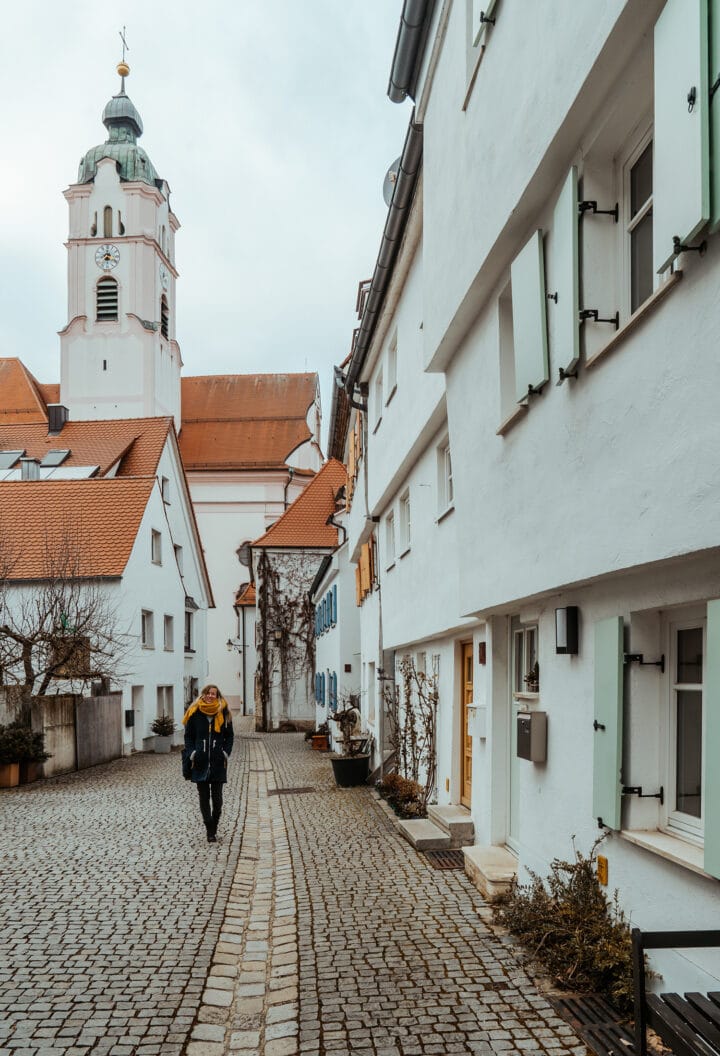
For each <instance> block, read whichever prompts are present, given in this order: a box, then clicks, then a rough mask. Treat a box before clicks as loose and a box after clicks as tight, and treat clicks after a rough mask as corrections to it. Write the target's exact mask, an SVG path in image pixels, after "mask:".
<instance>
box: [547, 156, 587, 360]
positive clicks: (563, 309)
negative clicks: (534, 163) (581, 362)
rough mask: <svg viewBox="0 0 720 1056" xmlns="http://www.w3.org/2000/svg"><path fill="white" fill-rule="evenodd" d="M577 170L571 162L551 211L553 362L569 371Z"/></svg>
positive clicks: (573, 353)
mask: <svg viewBox="0 0 720 1056" xmlns="http://www.w3.org/2000/svg"><path fill="white" fill-rule="evenodd" d="M578 222H579V221H578V172H577V168H576V167H575V166H574V165H573V167H572V168H571V169H570V172H569V173H568V177H567V179H566V180H565V184H564V185H563V189H562V190H561V191H560V197H559V198H558V200H557V205H556V206H555V212H554V213H553V226H552V276H553V277H552V288H551V290H550V293H551V295H552V294H557V302H556V303H554V304H551V305H550V306H549V310H550V318H551V320H552V323H553V363H556V364H557V366H558V367H562V368H563V370H565V371H566V372H567V373H571V372H572V371H574V370H575V367H576V366H577V362H578V359H579V358H580V270H579V256H578Z"/></svg>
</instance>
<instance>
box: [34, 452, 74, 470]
mask: <svg viewBox="0 0 720 1056" xmlns="http://www.w3.org/2000/svg"><path fill="white" fill-rule="evenodd" d="M69 454H70V451H69V450H68V449H67V448H54V449H53V450H52V451H48V452H46V453H45V454H44V455H43V460H42V462H41V463H40V465H41V466H61V465H62V464H63V462H64V461H65V459H66V458H67V457H68V455H69Z"/></svg>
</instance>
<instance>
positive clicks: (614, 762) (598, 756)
mask: <svg viewBox="0 0 720 1056" xmlns="http://www.w3.org/2000/svg"><path fill="white" fill-rule="evenodd" d="M623 659H624V658H623V618H622V616H611V617H610V618H609V619H607V620H599V621H598V622H597V623H596V624H595V659H594V664H595V723H594V728H593V731H592V736H593V814H594V815H595V817H596V818H598V819H602V824H603V825H606V826H607V827H608V828H610V829H619V828H620V804H621V799H620V794H621V787H622V786H621V780H620V770H621V767H622V732H623Z"/></svg>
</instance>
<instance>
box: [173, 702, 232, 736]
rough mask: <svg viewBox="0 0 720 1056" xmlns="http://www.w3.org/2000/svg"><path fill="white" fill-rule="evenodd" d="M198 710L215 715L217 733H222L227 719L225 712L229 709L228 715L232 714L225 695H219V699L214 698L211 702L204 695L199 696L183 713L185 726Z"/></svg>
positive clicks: (204, 713)
mask: <svg viewBox="0 0 720 1056" xmlns="http://www.w3.org/2000/svg"><path fill="white" fill-rule="evenodd" d="M196 711H201V712H202V713H203V715H214V716H215V733H220V730H221V729H222V724H223V722H224V720H225V716H224V714H223V712H225V711H227V713H228V715H229V714H230V709H229V708H228V704H227V701H226V700H225V697H218V699H217V700H214V701H213V702H212V703H211V704H208V703H206V701H204V700H203V698H202V697H198V699H197V700H196V701H195V702H194V703H193V704H191V705H190V707H189V708H188V709H187V711H186V712H185V714H184V715H183V720H182V721H183V726H185V724H186V723H187V721H188V719H189V718H190V716H191V715H194V714H195V712H196Z"/></svg>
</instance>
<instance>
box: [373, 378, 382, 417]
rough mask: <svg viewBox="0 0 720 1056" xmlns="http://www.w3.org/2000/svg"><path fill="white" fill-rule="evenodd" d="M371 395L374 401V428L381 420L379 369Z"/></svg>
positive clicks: (380, 379) (380, 380)
mask: <svg viewBox="0 0 720 1056" xmlns="http://www.w3.org/2000/svg"><path fill="white" fill-rule="evenodd" d="M373 397H374V402H375V425H374V428H375V429H377V427H378V426H379V425H380V422H381V421H382V412H383V372H382V371H380V372H379V373H378V376H377V377H376V378H375V385H374V387H373Z"/></svg>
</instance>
